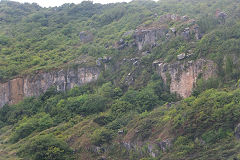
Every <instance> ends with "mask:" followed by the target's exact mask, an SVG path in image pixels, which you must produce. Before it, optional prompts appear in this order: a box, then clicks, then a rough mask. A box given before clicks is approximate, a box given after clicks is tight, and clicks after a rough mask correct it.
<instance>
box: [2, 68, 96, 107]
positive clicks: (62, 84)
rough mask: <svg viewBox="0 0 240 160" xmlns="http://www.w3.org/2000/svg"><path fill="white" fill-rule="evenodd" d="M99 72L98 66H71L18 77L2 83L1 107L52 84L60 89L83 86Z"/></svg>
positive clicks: (33, 94) (37, 94)
mask: <svg viewBox="0 0 240 160" xmlns="http://www.w3.org/2000/svg"><path fill="white" fill-rule="evenodd" d="M99 74H100V70H99V69H98V68H96V67H92V68H71V69H62V70H58V71H51V72H43V73H38V74H35V75H28V76H25V77H21V78H16V79H13V80H10V81H8V82H6V83H2V84H0V107H2V106H3V105H4V104H16V103H18V102H20V101H21V100H23V98H24V97H30V96H39V95H40V94H42V93H44V92H46V91H47V89H48V88H50V87H51V86H56V87H57V89H58V90H59V91H65V90H68V89H71V88H73V87H74V86H81V85H83V84H85V83H89V82H92V81H94V80H96V79H97V78H98V76H99Z"/></svg>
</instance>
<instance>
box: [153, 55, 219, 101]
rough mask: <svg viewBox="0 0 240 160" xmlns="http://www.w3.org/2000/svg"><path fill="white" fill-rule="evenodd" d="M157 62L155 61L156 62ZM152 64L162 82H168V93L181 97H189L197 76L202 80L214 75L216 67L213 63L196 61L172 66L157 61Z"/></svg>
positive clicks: (202, 60) (177, 63)
mask: <svg viewBox="0 0 240 160" xmlns="http://www.w3.org/2000/svg"><path fill="white" fill-rule="evenodd" d="M156 62H157V61H156ZM156 62H155V64H154V66H155V67H156V70H157V72H158V74H159V75H160V76H161V77H162V78H163V80H164V82H165V83H167V82H170V91H171V92H172V93H177V94H179V95H180V96H181V97H183V98H186V97H189V96H190V95H191V93H192V90H193V88H194V85H195V83H196V81H197V78H198V76H199V75H200V74H201V75H202V77H203V78H204V79H208V78H210V77H214V76H215V75H216V65H215V64H214V62H213V61H210V60H204V59H198V60H196V61H186V62H183V63H182V62H179V61H178V62H176V63H173V64H168V63H164V62H162V61H159V62H158V63H157V64H156Z"/></svg>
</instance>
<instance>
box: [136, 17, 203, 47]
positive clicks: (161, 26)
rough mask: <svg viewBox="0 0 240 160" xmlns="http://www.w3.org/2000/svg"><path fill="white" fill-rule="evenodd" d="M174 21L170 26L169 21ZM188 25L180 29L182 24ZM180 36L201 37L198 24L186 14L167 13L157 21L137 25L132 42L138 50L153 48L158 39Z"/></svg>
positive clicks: (186, 37)
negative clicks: (173, 24)
mask: <svg viewBox="0 0 240 160" xmlns="http://www.w3.org/2000/svg"><path fill="white" fill-rule="evenodd" d="M170 22H171V23H175V24H176V27H177V28H179V29H176V28H172V26H171V25H169V24H171V23H170ZM186 25H187V26H188V27H186V28H184V29H181V28H182V27H183V26H186ZM176 36H180V37H183V39H184V40H187V41H189V40H191V39H195V40H199V39H201V37H202V34H201V32H200V29H199V26H198V25H197V24H196V22H195V20H194V19H190V18H189V17H187V16H179V15H176V14H167V15H163V16H161V17H160V18H159V19H158V20H157V21H154V22H153V23H152V24H150V25H148V26H144V25H143V26H139V27H138V28H137V29H136V30H135V31H134V32H133V39H134V44H135V45H136V46H137V48H138V50H139V51H141V50H144V49H146V48H145V47H147V48H153V47H155V46H157V45H159V44H158V43H159V41H165V40H170V39H171V38H173V37H176Z"/></svg>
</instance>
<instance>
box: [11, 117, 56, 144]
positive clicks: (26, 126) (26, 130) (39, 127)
mask: <svg viewBox="0 0 240 160" xmlns="http://www.w3.org/2000/svg"><path fill="white" fill-rule="evenodd" d="M52 125H53V120H52V119H51V117H50V116H49V115H48V114H46V113H39V114H37V115H35V116H33V117H31V118H24V119H23V120H21V121H20V122H19V125H17V127H16V129H15V130H14V132H13V135H12V137H11V141H12V142H17V141H19V140H20V139H23V138H25V137H27V136H29V135H30V134H31V133H32V132H34V131H38V132H39V131H43V130H45V129H47V128H49V127H51V126H52Z"/></svg>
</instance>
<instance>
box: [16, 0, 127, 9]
mask: <svg viewBox="0 0 240 160" xmlns="http://www.w3.org/2000/svg"><path fill="white" fill-rule="evenodd" d="M14 1H17V2H21V3H24V2H28V3H37V4H39V5H40V6H42V7H49V6H51V7H55V6H60V5H62V4H64V3H75V4H78V3H81V2H82V1H83V0H14ZM130 1H131V0H93V2H94V3H102V4H106V3H116V2H130Z"/></svg>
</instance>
